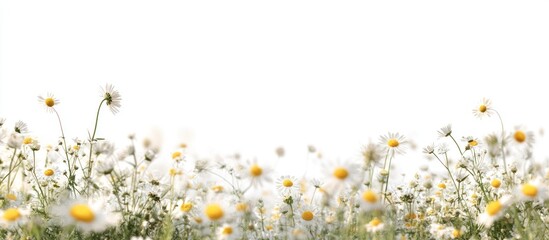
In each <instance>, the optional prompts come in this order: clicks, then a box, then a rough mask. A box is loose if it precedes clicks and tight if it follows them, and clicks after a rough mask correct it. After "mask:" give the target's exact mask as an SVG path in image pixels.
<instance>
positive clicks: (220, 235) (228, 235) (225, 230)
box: [217, 224, 241, 240]
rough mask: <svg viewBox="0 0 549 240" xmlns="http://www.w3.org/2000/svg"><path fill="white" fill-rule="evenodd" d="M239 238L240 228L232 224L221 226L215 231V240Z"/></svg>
mask: <svg viewBox="0 0 549 240" xmlns="http://www.w3.org/2000/svg"><path fill="white" fill-rule="evenodd" d="M240 237H241V232H240V228H239V227H238V226H234V225H232V224H223V225H222V226H221V227H219V228H218V229H217V239H219V240H230V239H239V238H240Z"/></svg>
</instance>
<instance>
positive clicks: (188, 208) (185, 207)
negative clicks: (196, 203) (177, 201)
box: [180, 202, 193, 212]
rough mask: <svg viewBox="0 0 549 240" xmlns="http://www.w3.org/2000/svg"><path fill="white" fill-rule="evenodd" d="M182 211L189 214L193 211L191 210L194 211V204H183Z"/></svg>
mask: <svg viewBox="0 0 549 240" xmlns="http://www.w3.org/2000/svg"><path fill="white" fill-rule="evenodd" d="M180 208H181V211H183V212H189V211H191V209H193V204H192V203H190V202H186V203H183V204H181V207H180Z"/></svg>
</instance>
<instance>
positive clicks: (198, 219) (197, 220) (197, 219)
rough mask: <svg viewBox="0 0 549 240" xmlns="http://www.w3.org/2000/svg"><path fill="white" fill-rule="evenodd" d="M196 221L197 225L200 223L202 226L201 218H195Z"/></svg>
mask: <svg viewBox="0 0 549 240" xmlns="http://www.w3.org/2000/svg"><path fill="white" fill-rule="evenodd" d="M194 221H195V222H196V223H199V224H200V223H202V218H200V217H195V218H194Z"/></svg>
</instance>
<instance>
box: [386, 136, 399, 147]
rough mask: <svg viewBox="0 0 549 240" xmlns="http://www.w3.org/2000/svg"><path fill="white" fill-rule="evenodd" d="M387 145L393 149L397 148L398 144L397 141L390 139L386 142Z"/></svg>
mask: <svg viewBox="0 0 549 240" xmlns="http://www.w3.org/2000/svg"><path fill="white" fill-rule="evenodd" d="M387 145H389V147H392V148H395V147H398V145H400V143H399V142H398V140H396V139H394V138H391V139H389V141H387Z"/></svg>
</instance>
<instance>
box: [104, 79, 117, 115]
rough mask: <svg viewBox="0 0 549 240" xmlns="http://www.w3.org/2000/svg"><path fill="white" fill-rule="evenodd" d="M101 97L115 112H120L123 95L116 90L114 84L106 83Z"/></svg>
mask: <svg viewBox="0 0 549 240" xmlns="http://www.w3.org/2000/svg"><path fill="white" fill-rule="evenodd" d="M101 97H102V98H103V101H105V103H106V104H107V106H108V107H109V109H110V110H111V112H112V113H113V114H116V113H118V111H119V109H120V107H121V106H122V105H121V104H120V102H121V101H122V96H121V95H120V93H119V92H118V91H117V90H114V87H113V86H112V85H110V84H106V85H105V88H103V90H102V95H101Z"/></svg>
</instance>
